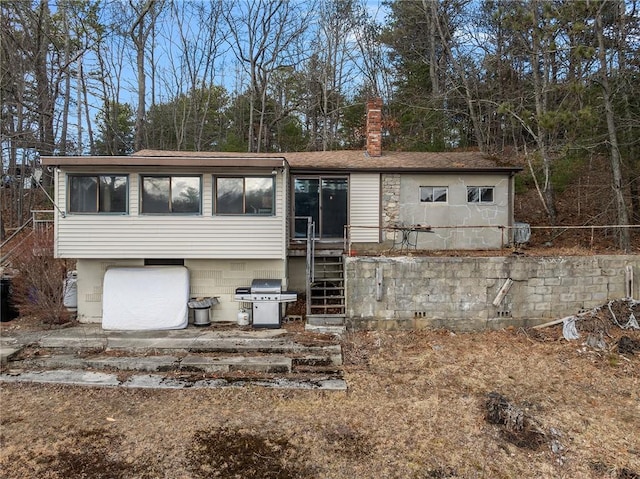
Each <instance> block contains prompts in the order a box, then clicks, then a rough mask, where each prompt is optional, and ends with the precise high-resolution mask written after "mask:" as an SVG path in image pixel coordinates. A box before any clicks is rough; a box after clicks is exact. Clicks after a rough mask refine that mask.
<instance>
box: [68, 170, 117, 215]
mask: <svg viewBox="0 0 640 479" xmlns="http://www.w3.org/2000/svg"><path fill="white" fill-rule="evenodd" d="M68 180H69V181H68V182H69V212H70V213H126V212H127V211H128V210H127V192H128V189H129V188H128V184H129V181H128V177H127V176H126V175H69V177H68Z"/></svg>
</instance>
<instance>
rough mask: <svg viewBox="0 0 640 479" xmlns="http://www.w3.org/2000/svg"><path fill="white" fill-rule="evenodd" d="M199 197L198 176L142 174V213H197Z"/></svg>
mask: <svg viewBox="0 0 640 479" xmlns="http://www.w3.org/2000/svg"><path fill="white" fill-rule="evenodd" d="M201 197H202V182H201V180H200V177H199V176H155V175H154V176H142V202H141V212H142V213H143V214H148V213H185V214H199V213H200V211H201V204H202V201H201Z"/></svg>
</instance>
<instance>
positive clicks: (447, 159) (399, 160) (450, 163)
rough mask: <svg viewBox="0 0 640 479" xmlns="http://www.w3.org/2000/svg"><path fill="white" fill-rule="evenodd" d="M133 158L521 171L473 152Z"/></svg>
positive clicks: (142, 153) (318, 167)
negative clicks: (230, 159)
mask: <svg viewBox="0 0 640 479" xmlns="http://www.w3.org/2000/svg"><path fill="white" fill-rule="evenodd" d="M133 156H145V157H171V158H176V159H177V158H211V159H214V158H216V159H223V158H235V159H241V158H244V159H258V158H265V159H266V158H270V159H273V158H284V159H285V160H286V161H287V163H289V166H290V167H291V170H292V171H297V170H323V171H326V170H334V171H335V170H338V171H363V170H364V171H366V170H368V171H402V170H414V171H415V170H417V171H452V170H456V171H461V170H463V171H514V172H515V171H520V170H521V169H522V168H521V167H519V166H513V165H509V164H506V163H505V162H503V161H501V160H499V159H497V158H495V157H491V156H489V155H486V154H484V153H480V152H477V151H464V152H438V153H431V152H400V151H386V152H383V153H382V155H381V156H377V157H371V156H369V155H367V153H366V152H364V151H360V150H338V151H308V152H291V153H228V152H194V151H166V150H141V151H139V152H137V153H134V155H133Z"/></svg>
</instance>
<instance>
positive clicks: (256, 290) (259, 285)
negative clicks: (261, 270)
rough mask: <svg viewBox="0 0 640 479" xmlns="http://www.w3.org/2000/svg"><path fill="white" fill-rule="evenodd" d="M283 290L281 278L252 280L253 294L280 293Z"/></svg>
mask: <svg viewBox="0 0 640 479" xmlns="http://www.w3.org/2000/svg"><path fill="white" fill-rule="evenodd" d="M281 292H282V280H281V279H254V280H253V281H252V282H251V294H266V293H269V294H280V293H281Z"/></svg>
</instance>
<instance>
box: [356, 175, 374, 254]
mask: <svg viewBox="0 0 640 479" xmlns="http://www.w3.org/2000/svg"><path fill="white" fill-rule="evenodd" d="M349 189H350V204H349V214H350V224H351V226H352V228H351V241H353V242H355V243H358V242H366V243H376V242H378V241H379V240H380V231H379V230H378V229H377V227H378V226H379V225H380V175H379V174H378V173H354V174H352V175H351V178H350V182H349ZM358 226H367V227H369V228H358Z"/></svg>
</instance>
